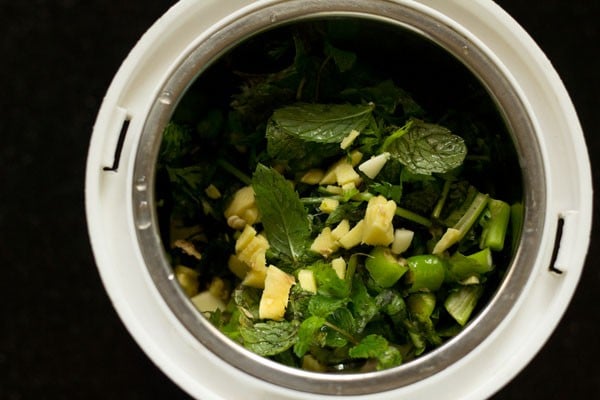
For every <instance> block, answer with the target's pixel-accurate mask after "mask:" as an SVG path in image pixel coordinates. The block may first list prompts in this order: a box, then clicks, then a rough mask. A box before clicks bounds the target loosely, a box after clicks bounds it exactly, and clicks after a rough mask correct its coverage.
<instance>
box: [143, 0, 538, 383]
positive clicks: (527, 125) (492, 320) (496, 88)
mask: <svg viewBox="0 0 600 400" xmlns="http://www.w3.org/2000/svg"><path fill="white" fill-rule="evenodd" d="M199 17H200V16H199ZM329 17H335V18H341V17H344V18H362V19H369V20H373V21H378V22H380V23H382V24H390V25H392V26H396V27H397V28H398V29H408V30H410V31H413V32H416V33H417V34H419V35H421V36H422V37H423V38H426V40H431V41H433V42H434V43H436V44H437V45H439V46H440V47H442V48H443V49H445V50H446V51H447V52H449V53H450V54H452V55H453V56H454V57H456V58H457V59H458V60H460V61H461V62H462V63H463V64H464V65H465V66H466V67H467V68H468V69H469V70H470V71H471V72H472V73H473V74H474V75H475V76H476V77H477V78H478V79H479V80H480V82H481V83H482V84H483V85H484V86H485V87H486V88H487V90H488V92H489V94H490V96H491V97H492V98H493V100H494V101H495V103H496V105H497V107H498V110H499V112H500V113H501V114H502V116H503V118H504V120H505V123H506V125H507V128H508V130H509V131H510V132H511V135H512V139H513V142H514V144H515V148H516V151H517V153H518V156H519V162H520V166H521V170H522V180H523V187H524V205H525V210H526V213H525V221H524V226H523V232H524V234H523V235H522V239H521V243H520V247H519V248H518V250H517V252H516V254H515V256H514V258H513V262H512V264H511V267H510V268H509V270H508V272H507V274H506V276H505V278H504V280H503V282H502V284H501V286H500V288H499V289H498V291H497V292H496V294H495V295H494V297H493V298H492V299H491V301H490V302H489V304H488V305H487V306H486V307H485V308H484V309H483V310H482V311H481V312H480V313H479V315H478V316H477V317H476V319H475V320H474V321H472V322H471V323H470V324H469V325H468V326H467V327H466V328H465V329H464V331H463V332H462V333H461V334H459V335H458V336H457V337H455V338H453V339H452V340H450V341H448V342H447V343H446V344H444V345H443V346H441V347H440V348H438V349H436V350H433V351H431V352H430V353H428V354H426V355H424V356H422V357H421V358H418V359H416V360H414V361H411V362H409V363H407V364H405V365H401V366H399V367H396V368H393V369H390V370H386V371H381V372H370V373H362V374H339V375H338V374H323V373H314V372H308V371H303V370H298V369H293V368H289V367H286V366H283V365H281V364H277V363H275V362H273V361H270V360H268V359H265V358H262V357H260V356H257V355H255V354H254V353H251V352H249V351H247V350H246V349H244V348H242V347H241V346H238V345H237V344H235V343H233V342H232V341H230V340H229V339H227V338H226V337H225V336H224V335H222V334H221V333H220V332H219V331H218V330H217V329H216V328H215V327H213V326H212V325H211V323H210V322H208V321H207V320H206V319H205V318H203V317H202V316H201V315H200V313H199V312H197V311H196V310H195V308H194V307H193V306H192V304H191V303H190V301H189V300H188V299H187V298H186V297H185V295H184V294H183V292H182V291H181V289H180V288H179V287H178V285H177V284H176V282H175V281H174V280H173V271H172V268H171V265H170V264H169V262H168V260H167V257H166V255H165V252H164V250H163V245H162V242H161V239H160V234H159V230H158V223H157V216H156V211H155V210H156V208H155V199H154V197H153V192H152V191H151V190H138V189H137V187H138V186H139V185H136V184H135V182H140V181H144V182H147V183H148V187H150V188H153V187H154V175H155V168H156V165H155V164H156V160H157V157H158V151H159V148H160V144H161V139H162V131H163V129H164V127H165V125H166V124H167V122H168V121H169V119H170V118H171V115H172V113H173V111H174V109H175V107H176V105H177V102H178V100H179V99H181V97H182V96H183V94H184V93H185V91H186V90H187V88H188V87H189V85H190V84H191V83H192V82H193V81H194V80H195V79H196V78H197V77H198V76H199V75H200V74H202V72H203V71H205V70H206V68H208V66H210V65H211V64H213V63H214V62H215V61H216V60H217V59H219V57H220V56H222V55H223V54H224V53H226V52H227V51H228V50H229V49H231V48H232V47H233V46H235V45H236V44H238V43H239V42H241V41H243V40H245V39H247V38H249V37H251V36H253V35H256V34H259V33H260V32H263V31H265V30H268V29H271V28H273V27H276V26H279V25H282V24H287V23H292V22H296V21H303V20H307V19H315V18H321V19H322V18H329ZM133 174H134V175H133V180H132V182H134V185H133V187H132V189H131V190H132V201H133V207H134V213H133V215H134V224H135V225H136V226H137V228H138V229H137V235H138V243H139V247H140V251H141V253H142V255H143V258H144V260H145V263H146V265H147V268H148V271H149V273H150V275H151V277H152V279H153V281H154V283H155V285H156V287H157V288H158V290H159V292H160V294H161V295H162V297H163V299H164V301H165V302H166V303H167V304H168V306H169V307H170V309H171V310H172V312H173V313H174V314H175V315H176V317H177V318H178V319H179V321H180V322H181V323H182V324H183V325H184V326H185V327H186V328H187V329H188V330H189V332H190V333H191V334H192V335H193V336H194V337H195V338H196V339H197V340H198V341H199V342H200V343H202V344H203V345H204V346H205V347H206V348H208V349H209V350H210V351H212V352H213V353H214V354H216V355H217V356H219V357H220V358H222V359H223V360H225V361H226V362H227V363H229V364H230V365H231V366H232V367H235V368H238V369H240V370H242V371H244V372H246V373H248V374H250V375H253V376H255V377H257V378H259V379H261V380H263V381H267V382H270V383H273V384H275V385H279V386H283V387H287V388H291V389H295V390H299V391H304V392H312V393H318V394H341V395H358V394H368V393H376V392H382V391H386V390H391V389H395V388H399V387H402V386H406V385H410V384H411V383H414V382H416V381H419V380H423V379H426V378H427V377H430V376H432V375H434V374H436V373H438V372H439V371H441V370H443V369H444V368H447V367H448V366H450V365H451V364H453V363H454V362H456V361H457V360H459V359H460V358H461V357H463V356H465V355H466V354H468V353H469V352H471V351H472V350H473V349H475V348H476V347H477V346H478V345H479V344H480V343H481V342H482V341H484V340H485V339H486V338H487V337H488V336H489V335H490V334H491V333H492V332H493V331H494V329H495V328H496V326H497V325H498V324H499V323H500V322H501V321H502V320H503V319H504V318H505V317H506V316H507V315H508V313H509V312H510V310H511V308H512V306H513V305H514V304H515V302H516V301H517V300H518V298H519V296H520V295H521V293H522V291H523V288H524V287H525V285H526V282H527V280H528V278H529V276H530V274H531V272H532V266H533V265H534V260H535V258H536V256H537V254H538V250H539V248H540V241H541V232H542V228H543V224H544V218H543V216H544V212H545V207H546V197H545V196H546V182H545V174H544V168H543V163H542V158H541V155H540V149H539V144H538V140H537V137H536V132H535V130H534V128H533V126H532V123H531V121H530V119H529V117H528V115H527V112H526V110H525V108H524V106H523V103H522V102H521V100H520V98H519V96H518V95H517V93H516V91H515V90H514V88H512V87H511V85H510V83H509V81H508V79H507V78H506V77H505V76H504V75H503V73H502V71H501V70H500V69H499V68H498V66H497V65H495V64H494V62H493V61H492V60H491V59H490V58H489V57H488V56H487V55H486V54H485V52H484V51H483V50H482V49H480V48H478V47H477V45H476V44H475V43H473V42H471V41H470V40H468V38H466V37H465V36H463V35H461V34H460V33H459V32H458V31H456V30H454V29H453V28H452V27H451V26H449V25H446V24H445V23H444V22H443V21H440V20H436V19H435V18H433V17H432V16H430V15H427V14H425V13H423V12H421V11H419V10H417V9H414V8H411V7H410V6H407V5H403V4H399V3H395V2H392V1H387V0H369V1H352V0H329V1H327V2H324V1H306V0H287V1H278V2H269V4H265V5H260V6H256V7H254V8H253V9H248V11H247V12H246V14H244V15H242V16H241V17H240V18H238V19H236V20H235V21H233V22H231V23H229V24H226V25H221V26H217V27H215V28H214V31H213V32H211V33H210V34H209V35H206V36H205V38H204V39H203V40H201V41H200V42H199V43H198V44H197V46H196V47H195V48H194V49H193V50H192V51H191V52H190V53H189V54H188V55H187V56H186V57H185V59H184V61H183V62H182V63H181V64H180V65H179V66H178V67H177V68H176V69H175V70H174V72H173V73H172V74H171V75H170V76H169V77H168V79H167V81H166V82H165V83H164V84H163V85H162V88H161V90H160V93H159V95H157V98H156V99H155V101H154V105H153V107H152V109H151V112H150V113H149V114H148V116H147V119H146V122H145V125H144V128H143V131H142V135H141V137H140V141H139V143H138V148H137V154H136V158H135V165H134V171H133ZM142 207H143V208H145V209H150V210H151V212H152V216H151V219H150V221H147V220H146V219H144V220H143V221H141V220H140V217H139V214H138V213H137V212H136V211H137V210H139V209H140V208H142Z"/></svg>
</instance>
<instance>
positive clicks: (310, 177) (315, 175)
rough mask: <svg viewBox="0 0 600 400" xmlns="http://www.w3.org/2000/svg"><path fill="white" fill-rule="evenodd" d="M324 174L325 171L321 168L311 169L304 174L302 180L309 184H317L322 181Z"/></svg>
mask: <svg viewBox="0 0 600 400" xmlns="http://www.w3.org/2000/svg"><path fill="white" fill-rule="evenodd" d="M324 175H325V173H324V172H323V171H322V170H320V169H316V168H315V169H311V170H309V171H307V172H306V173H305V174H304V175H302V177H301V178H300V182H302V183H306V184H307V185H316V184H318V183H319V182H321V180H322V179H323V176H324Z"/></svg>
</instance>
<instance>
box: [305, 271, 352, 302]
mask: <svg viewBox="0 0 600 400" xmlns="http://www.w3.org/2000/svg"><path fill="white" fill-rule="evenodd" d="M313 272H314V275H315V280H316V281H317V291H318V293H319V294H321V295H324V296H330V297H335V298H338V299H345V298H347V297H348V296H349V295H350V290H351V285H350V282H348V281H346V280H344V279H340V278H339V276H338V275H337V273H336V272H335V270H334V269H333V268H331V264H330V263H319V264H316V267H314V268H313Z"/></svg>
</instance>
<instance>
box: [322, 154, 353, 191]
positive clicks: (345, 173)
mask: <svg viewBox="0 0 600 400" xmlns="http://www.w3.org/2000/svg"><path fill="white" fill-rule="evenodd" d="M362 156H363V155H362V153H361V152H360V151H357V150H355V151H353V152H351V153H350V154H349V157H348V156H346V157H344V158H342V159H340V160H339V161H338V162H336V163H335V164H333V165H332V166H331V167H329V169H328V170H327V171H326V172H325V175H324V176H323V178H322V179H321V181H320V182H319V183H320V184H321V185H332V184H334V183H338V184H339V185H340V186H341V185H343V184H344V183H348V182H354V183H355V184H357V185H358V184H359V183H360V175H358V174H357V173H356V171H354V167H355V166H356V165H357V164H358V163H359V162H360V160H362ZM340 182H342V183H340Z"/></svg>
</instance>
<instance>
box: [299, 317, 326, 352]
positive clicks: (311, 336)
mask: <svg viewBox="0 0 600 400" xmlns="http://www.w3.org/2000/svg"><path fill="white" fill-rule="evenodd" d="M325 322H326V320H325V318H323V317H317V316H312V317H308V318H307V319H305V320H304V321H302V323H301V324H300V327H299V328H298V339H297V341H296V343H295V344H294V353H295V354H296V355H297V356H298V357H302V356H303V355H304V354H306V352H307V351H308V350H309V349H310V348H311V347H312V346H323V345H324V344H325V338H326V332H325V331H324V330H323V329H322V328H323V325H324V324H325Z"/></svg>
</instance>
